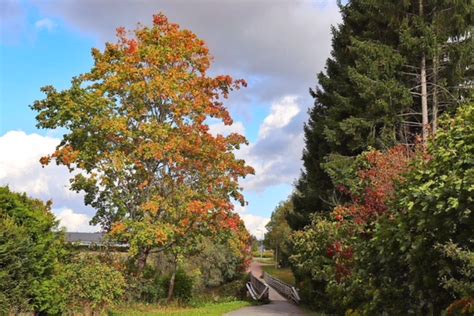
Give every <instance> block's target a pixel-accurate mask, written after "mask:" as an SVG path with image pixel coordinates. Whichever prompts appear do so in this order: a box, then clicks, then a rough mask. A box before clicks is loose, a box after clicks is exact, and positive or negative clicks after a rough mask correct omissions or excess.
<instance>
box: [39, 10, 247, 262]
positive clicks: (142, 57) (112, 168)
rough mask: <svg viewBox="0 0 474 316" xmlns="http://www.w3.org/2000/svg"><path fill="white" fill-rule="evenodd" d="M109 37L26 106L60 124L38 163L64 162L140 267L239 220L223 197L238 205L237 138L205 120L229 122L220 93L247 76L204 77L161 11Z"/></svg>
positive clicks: (194, 45) (190, 37) (200, 55)
mask: <svg viewBox="0 0 474 316" xmlns="http://www.w3.org/2000/svg"><path fill="white" fill-rule="evenodd" d="M117 38H118V41H117V42H116V43H107V44H106V45H105V49H104V50H103V51H100V50H98V49H93V50H92V56H93V59H94V66H93V68H92V70H91V71H90V72H88V73H85V74H82V75H79V76H78V77H75V78H74V79H73V80H72V87H71V88H70V89H68V90H65V91H57V90H56V89H55V88H53V87H51V86H48V87H44V88H43V89H42V91H43V92H44V93H45V94H46V98H45V99H44V100H40V101H36V102H35V103H34V105H33V106H32V108H33V109H34V110H36V111H38V116H37V121H38V127H41V128H64V129H65V130H66V133H65V135H64V137H63V139H62V141H61V143H60V144H59V145H58V147H57V148H56V151H55V152H54V153H52V154H51V155H50V156H47V157H43V158H42V159H41V163H43V165H46V164H48V163H49V162H50V160H51V159H54V160H55V161H56V163H57V164H60V165H65V166H67V167H68V168H69V170H70V171H71V173H72V174H73V176H72V179H71V183H72V189H73V190H76V191H78V192H80V191H83V192H85V203H86V204H88V205H91V206H92V207H94V208H95V209H96V210H97V213H96V215H95V217H94V218H93V221H92V222H93V223H94V224H100V225H101V226H102V227H103V228H104V229H105V230H107V231H109V232H110V235H111V236H113V237H114V238H117V239H118V240H122V241H124V242H127V243H128V244H129V245H130V251H131V253H132V255H134V256H136V257H137V258H138V262H139V266H141V267H143V266H144V264H145V263H146V258H147V256H148V254H149V253H151V252H154V251H165V250H169V251H171V252H173V253H174V254H176V253H179V252H185V249H186V248H187V247H188V248H189V247H192V242H193V240H194V238H195V237H198V236H199V235H202V234H212V233H213V232H214V233H215V232H217V231H220V230H226V229H229V230H233V229H234V230H235V229H237V228H238V227H239V226H240V225H241V221H240V219H239V218H238V215H237V214H235V213H234V212H233V204H232V203H233V202H232V200H236V201H238V202H240V203H245V201H244V197H243V195H242V193H241V188H240V187H239V184H238V179H239V178H241V177H245V176H246V175H248V174H251V173H253V169H252V168H251V167H249V166H247V165H246V164H245V162H244V161H243V160H239V159H236V157H235V156H234V153H233V151H234V150H235V149H238V148H239V146H240V145H242V144H245V143H246V139H245V138H244V137H243V136H242V135H239V134H235V133H233V134H230V135H228V136H226V137H224V136H222V135H217V136H214V135H212V134H211V133H210V132H209V126H208V124H207V122H208V121H207V120H208V119H209V118H213V119H214V120H221V121H222V122H223V123H224V124H225V125H231V124H232V118H231V116H230V114H229V112H228V110H227V109H226V107H225V106H224V104H223V100H224V99H225V98H227V97H228V95H229V93H230V92H231V91H232V90H234V89H239V88H240V87H242V86H246V83H245V81H243V80H233V79H232V78H231V77H230V76H225V75H224V76H216V77H211V76H209V75H208V74H207V71H208V70H209V67H210V65H211V61H212V58H211V56H210V55H209V51H208V48H207V47H206V45H205V43H204V42H203V41H202V40H200V39H199V38H197V37H196V35H195V34H193V33H192V32H190V31H188V30H182V29H180V27H179V26H178V25H177V24H173V23H170V22H168V20H167V18H166V17H165V16H164V15H162V14H158V15H155V16H154V18H153V24H152V26H150V27H147V26H142V25H139V26H138V27H137V28H136V29H135V30H134V31H127V30H125V29H124V28H119V29H117Z"/></svg>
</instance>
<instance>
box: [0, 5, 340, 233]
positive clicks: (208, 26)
mask: <svg viewBox="0 0 474 316" xmlns="http://www.w3.org/2000/svg"><path fill="white" fill-rule="evenodd" d="M157 12H163V13H164V14H165V15H167V16H168V18H169V19H170V20H171V21H172V22H176V23H178V24H180V25H181V26H182V27H183V28H187V29H190V30H192V31H193V32H194V33H196V34H197V35H198V36H199V37H201V38H202V39H204V40H205V41H206V42H207V44H208V46H209V48H210V50H211V54H212V55H213V56H214V65H213V67H212V73H213V74H230V75H232V76H233V77H234V78H244V79H245V80H247V82H248V83H249V86H248V88H246V89H242V90H240V91H238V92H235V93H233V94H232V95H231V96H230V99H229V100H228V102H227V106H228V108H229V109H230V111H231V113H232V115H233V117H234V121H235V123H234V125H233V126H231V127H227V126H223V125H222V124H213V125H212V126H211V131H212V132H214V133H227V132H229V131H238V132H240V133H242V134H244V135H245V136H246V137H247V138H248V140H249V141H250V145H249V146H247V147H245V148H243V149H242V150H241V151H240V152H239V153H238V155H239V156H240V157H243V158H244V159H246V160H247V162H248V163H249V164H250V165H252V166H253V167H254V168H255V170H256V175H255V176H252V177H249V178H247V179H246V180H245V181H243V182H242V186H243V187H244V194H245V195H246V197H247V199H248V201H249V205H248V206H246V207H244V208H242V207H238V208H237V211H238V212H239V213H240V214H241V216H242V218H243V219H244V221H245V223H246V225H247V228H248V229H249V230H250V231H251V232H252V233H254V234H255V235H257V237H260V235H261V230H263V229H264V226H265V224H266V223H267V222H268V218H269V217H270V215H271V212H272V211H273V209H274V208H275V206H276V205H277V204H278V202H279V201H281V200H283V199H285V198H286V197H287V196H288V195H289V194H290V193H291V190H292V183H293V181H294V180H295V179H296V178H297V177H298V174H299V172H300V168H301V151H302V148H303V143H304V142H303V123H304V122H305V121H306V119H307V110H308V108H309V107H310V106H311V105H312V100H311V98H310V97H309V94H308V89H309V87H313V86H315V84H316V74H317V73H318V72H319V71H321V70H322V69H323V68H324V63H325V60H326V58H327V57H328V56H329V52H330V43H331V33H330V27H331V25H336V24H337V23H338V22H339V20H340V15H339V12H338V8H337V6H336V0H326V1H322V0H313V1H309V0H308V1H303V0H301V1H299V0H252V1H250V0H52V1H48V0H31V1H21V0H1V1H0V185H5V184H8V185H9V186H10V188H11V189H13V190H15V191H24V192H28V194H29V195H31V196H34V197H36V198H40V199H43V200H49V199H52V200H53V202H54V203H53V209H54V212H55V213H56V215H57V216H58V218H59V219H60V221H61V224H62V225H63V226H65V227H66V228H67V229H68V230H69V231H93V230H96V229H97V228H95V227H90V226H89V225H88V221H89V220H90V218H91V217H92V216H93V214H94V210H93V209H90V208H88V207H86V206H84V204H83V202H82V196H81V195H78V194H75V193H73V192H70V191H69V189H68V183H69V181H68V179H69V177H68V173H67V170H66V169H65V168H63V167H57V166H53V165H50V166H48V167H46V168H41V166H40V164H39V162H38V159H39V158H40V157H41V156H43V155H45V154H48V153H51V152H52V151H53V150H54V148H55V146H56V145H57V144H58V142H59V139H60V137H61V135H62V132H61V131H54V130H39V129H37V128H36V127H35V113H34V112H32V111H31V110H30V109H29V107H28V106H29V105H30V104H32V103H33V101H34V100H37V99H41V98H42V97H43V96H42V94H41V92H40V90H39V89H40V87H42V86H45V85H53V86H55V87H57V88H59V89H65V88H68V87H69V83H70V79H71V78H72V77H73V76H75V75H78V74H81V73H84V72H87V71H88V70H89V69H90V68H91V66H92V58H91V56H90V49H91V48H92V47H98V48H102V47H103V46H104V43H105V42H107V41H114V34H115V28H116V27H118V26H125V27H127V28H134V27H135V26H136V24H137V22H141V23H142V24H149V22H150V21H151V19H152V15H153V14H154V13H157Z"/></svg>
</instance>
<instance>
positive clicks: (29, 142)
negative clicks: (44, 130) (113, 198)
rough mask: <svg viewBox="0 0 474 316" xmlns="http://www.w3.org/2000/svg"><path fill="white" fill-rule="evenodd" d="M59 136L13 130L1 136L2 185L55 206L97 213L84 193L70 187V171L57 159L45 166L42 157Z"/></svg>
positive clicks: (53, 148)
mask: <svg viewBox="0 0 474 316" xmlns="http://www.w3.org/2000/svg"><path fill="white" fill-rule="evenodd" d="M58 144H59V139H56V138H52V137H48V136H41V135H38V134H26V133H25V132H22V131H9V132H8V133H6V134H4V135H3V136H0V152H1V153H2V154H1V155H0V185H8V186H9V187H10V189H12V190H13V191H16V192H26V193H27V194H28V195H29V196H31V197H33V198H37V199H41V200H43V201H47V200H52V201H53V207H54V208H55V209H63V208H70V209H74V210H80V211H81V212H83V213H87V214H90V215H91V214H93V210H92V209H91V208H89V207H86V206H84V203H83V196H82V195H81V194H77V193H75V192H72V191H70V190H69V178H70V174H69V172H68V170H67V168H66V167H63V166H57V165H56V164H55V163H51V164H50V165H48V166H46V167H44V168H42V167H41V164H40V162H39V159H40V158H41V157H42V156H45V155H47V154H51V153H52V152H53V151H54V150H55V148H56V146H57V145H58Z"/></svg>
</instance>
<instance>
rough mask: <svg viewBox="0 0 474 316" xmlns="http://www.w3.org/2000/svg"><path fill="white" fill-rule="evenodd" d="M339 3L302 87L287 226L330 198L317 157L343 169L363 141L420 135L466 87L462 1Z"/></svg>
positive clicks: (384, 143) (467, 43) (467, 51)
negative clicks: (322, 55)
mask: <svg viewBox="0 0 474 316" xmlns="http://www.w3.org/2000/svg"><path fill="white" fill-rule="evenodd" d="M420 5H421V6H420ZM420 8H421V11H420ZM340 9H341V14H342V23H341V24H340V25H339V26H337V27H335V28H333V30H332V32H333V42H332V48H333V49H332V52H331V57H330V58H329V59H328V60H327V62H326V69H325V72H321V73H320V74H319V75H318V85H317V87H316V89H314V90H310V93H311V95H312V96H313V97H314V99H315V103H314V107H313V108H312V109H311V111H310V113H309V114H310V118H309V121H308V123H307V124H306V125H305V128H304V131H305V142H306V146H305V149H304V152H303V167H304V168H303V172H302V175H301V177H300V179H299V180H298V181H297V183H296V190H295V193H294V195H293V198H292V199H293V203H294V208H295V211H294V214H291V217H290V216H289V218H288V222H289V224H290V225H291V227H292V228H293V229H301V228H303V227H304V226H305V225H306V224H308V223H309V218H310V215H311V214H312V213H314V212H321V211H322V212H324V211H326V210H328V209H330V208H331V207H332V206H333V205H334V204H336V202H337V200H338V199H339V196H338V194H337V190H335V188H334V186H333V184H332V183H331V181H330V179H329V177H328V175H327V173H326V170H325V166H330V165H332V167H333V168H334V165H336V167H341V168H343V167H344V166H346V165H347V159H348V157H349V158H350V157H353V156H355V155H357V154H359V153H361V152H362V151H363V150H365V149H366V148H368V147H369V146H371V147H375V148H385V147H388V146H392V145H394V144H396V143H405V144H413V143H414V142H415V136H416V135H417V134H420V133H421V134H424V136H425V137H424V138H425V139H426V137H427V136H428V132H429V130H430V129H429V126H428V123H429V122H430V121H431V122H432V124H433V125H432V127H433V130H435V129H436V119H437V115H438V113H439V112H440V111H443V110H445V108H455V107H456V106H457V105H458V104H459V103H461V102H464V101H467V100H469V99H470V96H471V94H472V76H470V75H471V74H472V61H473V54H472V48H473V46H472V37H471V34H472V12H473V9H472V5H471V1H470V0H461V1H457V0H410V1H409V0H404V1H398V2H393V1H382V0H352V1H349V2H348V3H347V4H345V5H342V4H340ZM429 105H431V107H430V108H429ZM448 105H450V107H447V106H448ZM422 108H423V109H424V110H423V111H422ZM421 112H423V113H424V114H423V115H420V114H422V113H421ZM429 112H431V116H429V114H430V113H429ZM430 117H431V119H430ZM423 132H424V133H423Z"/></svg>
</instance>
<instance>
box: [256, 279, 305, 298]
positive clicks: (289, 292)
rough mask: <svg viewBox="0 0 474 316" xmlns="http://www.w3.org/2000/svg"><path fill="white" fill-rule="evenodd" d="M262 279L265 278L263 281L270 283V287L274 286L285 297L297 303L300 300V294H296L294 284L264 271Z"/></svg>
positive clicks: (296, 290)
mask: <svg viewBox="0 0 474 316" xmlns="http://www.w3.org/2000/svg"><path fill="white" fill-rule="evenodd" d="M263 279H264V280H265V282H267V284H268V285H270V286H271V287H272V288H274V289H275V290H276V291H277V292H279V293H280V294H281V295H283V296H284V297H286V298H287V299H290V300H292V301H293V302H295V303H296V304H299V302H300V301H301V299H300V296H299V294H298V289H297V288H295V287H294V286H292V285H290V284H288V283H285V282H283V281H281V280H280V279H277V278H275V277H274V276H272V275H271V274H268V273H266V272H264V273H263Z"/></svg>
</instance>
